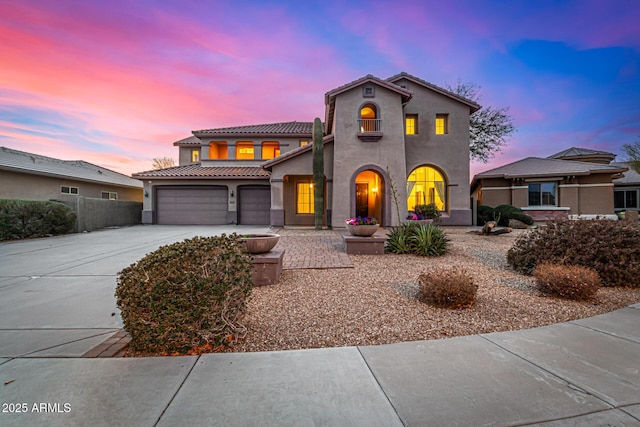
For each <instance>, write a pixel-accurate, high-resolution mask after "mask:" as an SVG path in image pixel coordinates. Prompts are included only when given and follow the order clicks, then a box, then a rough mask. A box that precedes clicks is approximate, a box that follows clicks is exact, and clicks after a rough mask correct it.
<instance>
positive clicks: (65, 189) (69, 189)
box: [60, 185, 80, 195]
mask: <svg viewBox="0 0 640 427" xmlns="http://www.w3.org/2000/svg"><path fill="white" fill-rule="evenodd" d="M60 192H61V193H62V194H74V195H75V194H80V192H79V191H78V187H67V186H64V185H63V186H62V187H60Z"/></svg>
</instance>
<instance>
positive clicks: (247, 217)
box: [238, 185, 271, 225]
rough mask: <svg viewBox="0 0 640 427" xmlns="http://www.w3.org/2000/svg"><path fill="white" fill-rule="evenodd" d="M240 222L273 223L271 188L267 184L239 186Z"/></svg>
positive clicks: (245, 223) (254, 223) (250, 223)
mask: <svg viewBox="0 0 640 427" xmlns="http://www.w3.org/2000/svg"><path fill="white" fill-rule="evenodd" d="M238 203H239V205H238V215H239V217H238V224H244V225H269V224H270V223H271V188H270V187H268V186H266V185H261V186H257V185H253V186H249V185H247V186H243V187H238Z"/></svg>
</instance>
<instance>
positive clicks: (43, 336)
mask: <svg viewBox="0 0 640 427" xmlns="http://www.w3.org/2000/svg"><path fill="white" fill-rule="evenodd" d="M267 230H268V227H251V226H159V225H145V226H142V225H140V226H135V227H126V228H118V229H108V230H101V231H95V232H92V233H81V234H70V235H66V236H59V237H51V238H46V239H33V240H22V241H12V242H5V243H1V244H0V313H2V314H1V315H0V357H25V356H28V357H48V356H55V357H79V356H81V355H82V354H84V353H85V352H86V351H88V350H90V349H91V348H93V347H95V346H96V345H98V344H99V343H100V342H102V341H103V340H104V339H105V338H106V337H107V336H109V335H111V334H113V333H114V332H115V331H117V330H118V329H120V328H122V321H121V319H120V315H119V311H118V309H117V308H116V300H115V296H114V291H115V282H116V276H117V274H118V272H119V271H120V270H122V269H123V268H124V267H127V266H128V265H130V264H131V263H133V262H135V261H137V260H138V259H140V258H142V257H143V256H144V255H146V254H147V253H149V252H152V251H154V250H155V249H157V248H158V247H160V246H162V245H166V244H169V243H173V242H177V241H181V240H184V239H186V238H191V237H195V236H214V235H219V234H221V233H227V234H229V233H233V232H237V233H241V234H244V233H258V232H260V233H262V232H265V231H267ZM0 424H1V423H0Z"/></svg>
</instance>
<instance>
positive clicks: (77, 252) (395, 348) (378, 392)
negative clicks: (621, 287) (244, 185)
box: [0, 226, 640, 426]
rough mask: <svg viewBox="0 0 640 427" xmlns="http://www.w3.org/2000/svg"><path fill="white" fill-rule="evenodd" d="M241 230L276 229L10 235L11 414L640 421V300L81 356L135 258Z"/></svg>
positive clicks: (134, 422) (91, 420)
mask: <svg viewBox="0 0 640 427" xmlns="http://www.w3.org/2000/svg"><path fill="white" fill-rule="evenodd" d="M232 231H238V232H241V233H250V232H263V231H265V229H264V228H255V229H253V230H251V229H249V228H246V227H245V228H240V227H220V228H216V227H200V228H198V227H177V226H176V227H161V226H139V227H131V228H125V229H117V230H106V231H101V232H94V233H90V234H78V235H71V236H64V237H56V238H51V239H37V240H30V241H24V242H12V243H3V244H0V381H1V382H2V385H0V404H1V405H2V408H0V425H1V426H14V425H16V426H18V425H19V426H43V425H46V426H49V425H60V426H75V425H77V426H85V425H92V426H93V425H105V426H113V425H126V426H154V425H158V426H178V425H179V426H186V425H203V426H205V425H206V426H208V425H225V426H229V425H232V426H236V425H237V426H252V425H268V426H270V425H276V426H306V425H308V426H316V425H322V426H328V425H329V426H330V425H335V426H344V425H353V426H394V425H410V426H416V425H417V426H422V425H427V426H431V425H446V426H455V425H460V426H476V425H496V426H511V425H534V424H535V425H549V426H564V425H568V426H576V425H579V426H581V425H585V426H591V425H616V426H633V425H640V327H639V326H640V304H636V305H634V306H631V307H628V308H625V309H622V310H618V311H615V312H612V313H608V314H605V315H601V316H597V317H593V318H590V319H583V320H577V321H573V322H568V323H564V324H557V325H551V326H546V327H542V328H537V329H531V330H527V331H517V332H502V333H494V334H486V335H478V336H469V337H459V338H451V339H446V340H437V341H419V342H408V343H398V344H390V345H384V346H367V347H343V348H329V349H314V350H298V351H283V352H265V353H244V354H242V353H227V354H207V355H202V356H185V357H170V358H139V359H135V358H111V359H87V358H84V359H83V358H79V356H81V355H82V354H84V353H85V352H86V351H87V350H89V349H91V348H93V347H95V345H97V344H98V343H100V342H102V341H104V340H105V339H106V338H107V337H108V336H110V335H112V334H113V332H114V331H117V330H119V329H120V328H121V326H122V325H121V320H120V317H119V314H118V312H117V309H116V307H115V298H114V296H113V292H114V288H115V275H116V274H117V272H118V271H119V270H121V269H122V268H123V267H125V266H127V265H129V264H130V263H131V262H133V261H135V260H137V259H139V258H141V257H142V256H144V254H146V253H148V252H150V251H152V250H154V249H156V248H157V247H158V246H160V245H162V244H167V243H171V242H173V241H178V240H182V239H184V238H187V237H192V236H194V235H197V234H198V235H213V234H218V233H221V232H227V233H228V232H232ZM18 410H19V411H21V412H18Z"/></svg>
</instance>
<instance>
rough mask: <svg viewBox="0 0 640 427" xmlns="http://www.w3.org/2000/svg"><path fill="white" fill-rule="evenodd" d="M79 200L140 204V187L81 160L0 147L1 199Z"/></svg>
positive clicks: (124, 176) (130, 180)
mask: <svg viewBox="0 0 640 427" xmlns="http://www.w3.org/2000/svg"><path fill="white" fill-rule="evenodd" d="M78 197H90V198H97V199H107V200H120V201H134V202H142V184H141V183H140V182H139V181H137V180H135V179H132V178H130V177H128V176H126V175H123V174H120V173H118V172H114V171H112V170H110V169H106V168H103V167H101V166H97V165H94V164H91V163H88V162H85V161H82V160H60V159H54V158H52V157H46V156H41V155H39V154H33V153H27V152H24V151H18V150H13V149H11V148H6V147H0V198H1V199H17V200H61V201H72V200H75V199H77V198H78Z"/></svg>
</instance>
